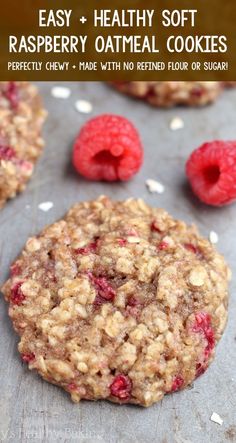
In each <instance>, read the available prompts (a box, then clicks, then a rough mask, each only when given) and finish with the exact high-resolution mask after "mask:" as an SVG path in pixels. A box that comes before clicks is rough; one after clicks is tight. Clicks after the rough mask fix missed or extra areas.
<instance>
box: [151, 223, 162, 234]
mask: <svg viewBox="0 0 236 443" xmlns="http://www.w3.org/2000/svg"><path fill="white" fill-rule="evenodd" d="M151 231H154V232H159V233H160V232H161V230H160V229H159V228H158V226H157V224H156V222H155V221H153V222H152V223H151Z"/></svg>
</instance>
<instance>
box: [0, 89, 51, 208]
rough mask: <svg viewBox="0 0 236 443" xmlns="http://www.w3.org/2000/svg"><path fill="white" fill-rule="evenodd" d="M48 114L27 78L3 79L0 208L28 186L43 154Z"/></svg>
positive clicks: (0, 139) (1, 94) (0, 98)
mask: <svg viewBox="0 0 236 443" xmlns="http://www.w3.org/2000/svg"><path fill="white" fill-rule="evenodd" d="M45 117H46V112H45V111H44V109H43V107H42V103H41V99H40V96H39V94H38V90H37V88H36V87H35V86H33V85H32V84H31V83H27V82H0V134H1V135H0V208H1V207H2V206H3V205H4V204H5V202H6V201H7V200H8V199H10V198H13V197H15V195H16V194H17V193H18V192H21V191H23V190H24V189H25V186H26V183H27V181H28V180H29V179H30V177H31V176H32V173H33V169H34V165H35V163H36V161H37V159H38V158H39V156H40V155H41V152H42V149H43V140H42V138H41V129H42V125H43V122H44V120H45Z"/></svg>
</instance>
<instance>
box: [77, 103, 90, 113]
mask: <svg viewBox="0 0 236 443" xmlns="http://www.w3.org/2000/svg"><path fill="white" fill-rule="evenodd" d="M75 109H76V110H77V111H78V112H81V113H82V114H89V113H90V112H92V109H93V106H92V104H91V103H90V102H89V101H87V100H77V101H76V102H75Z"/></svg>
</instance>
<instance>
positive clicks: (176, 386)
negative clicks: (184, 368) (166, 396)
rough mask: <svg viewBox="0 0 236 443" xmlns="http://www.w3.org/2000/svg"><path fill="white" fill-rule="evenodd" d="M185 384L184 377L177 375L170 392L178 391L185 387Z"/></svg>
mask: <svg viewBox="0 0 236 443" xmlns="http://www.w3.org/2000/svg"><path fill="white" fill-rule="evenodd" d="M183 384H184V379H183V377H181V375H177V376H176V377H175V378H174V380H173V383H172V386H171V390H170V392H175V391H178V390H179V389H180V388H181V387H182V386H183Z"/></svg>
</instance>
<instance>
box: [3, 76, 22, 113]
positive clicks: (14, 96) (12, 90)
mask: <svg viewBox="0 0 236 443" xmlns="http://www.w3.org/2000/svg"><path fill="white" fill-rule="evenodd" d="M3 94H4V96H5V97H6V99H7V100H9V102H10V105H11V107H12V109H15V108H16V107H17V106H18V103H19V96H18V88H17V85H16V83H15V82H8V85H7V87H6V89H5V91H4V93H3Z"/></svg>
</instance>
